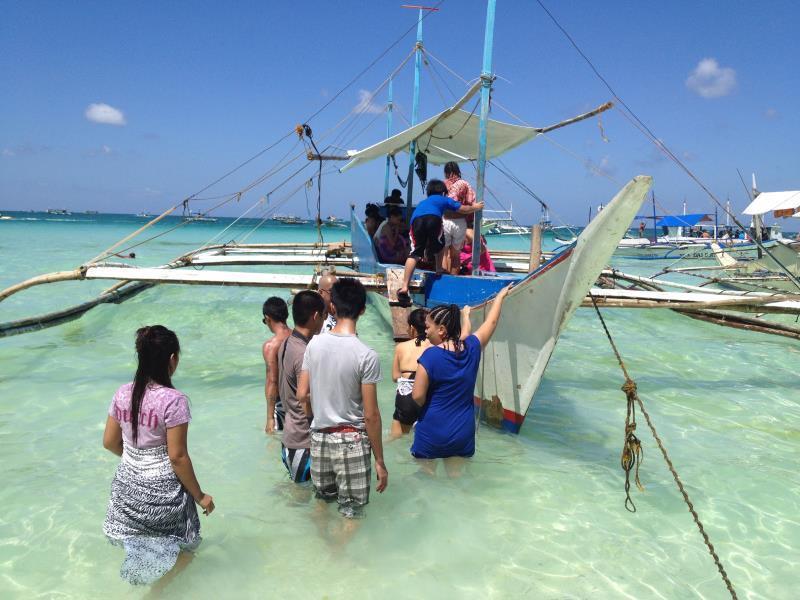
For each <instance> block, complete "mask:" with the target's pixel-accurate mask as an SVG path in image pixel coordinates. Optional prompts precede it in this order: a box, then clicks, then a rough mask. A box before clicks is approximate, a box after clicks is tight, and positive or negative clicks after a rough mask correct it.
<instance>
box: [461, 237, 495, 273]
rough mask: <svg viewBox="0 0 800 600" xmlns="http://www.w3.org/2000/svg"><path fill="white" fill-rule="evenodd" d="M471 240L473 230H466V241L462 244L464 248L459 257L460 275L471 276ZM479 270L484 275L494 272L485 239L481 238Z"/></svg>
mask: <svg viewBox="0 0 800 600" xmlns="http://www.w3.org/2000/svg"><path fill="white" fill-rule="evenodd" d="M472 239H473V230H472V229H467V235H466V241H465V242H464V247H463V248H461V253H460V255H459V258H460V259H461V273H462V275H472ZM480 269H481V271H483V272H484V273H495V272H496V269H495V268H494V262H493V261H492V257H491V256H489V248H487V247H486V238H485V237H483V236H481V256H480Z"/></svg>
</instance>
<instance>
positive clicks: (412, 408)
mask: <svg viewBox="0 0 800 600" xmlns="http://www.w3.org/2000/svg"><path fill="white" fill-rule="evenodd" d="M420 410H422V409H421V407H420V405H419V404H417V403H416V402H414V399H413V398H412V397H411V394H401V393H400V392H397V393H396V394H395V396H394V414H393V415H392V418H393V419H394V420H395V421H398V422H400V423H402V424H403V425H413V424H414V423H416V422H417V420H419V412H420Z"/></svg>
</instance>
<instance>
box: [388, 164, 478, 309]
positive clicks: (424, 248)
mask: <svg viewBox="0 0 800 600" xmlns="http://www.w3.org/2000/svg"><path fill="white" fill-rule="evenodd" d="M425 191H426V192H427V194H428V197H427V198H425V200H423V201H422V202H420V203H419V204H418V205H417V207H416V208H415V209H414V214H413V215H412V216H411V254H410V255H409V257H408V260H406V265H405V272H404V273H403V287H401V288H400V289H399V290H398V291H397V300H398V301H399V302H400V304H402V305H405V306H408V305H409V304H411V297H410V296H409V295H408V285H409V283H410V282H411V276H412V275H413V274H414V269H416V268H417V263H418V262H419V261H420V260H422V259H423V258H424V257H427V258H428V259H429V260H430V259H431V258H433V259H434V261H435V265H436V267H435V270H436V274H437V275H439V274H441V272H442V256H443V250H444V240H443V239H442V238H443V231H442V216H443V215H444V213H445V212H446V211H453V212H458V213H461V214H462V215H470V214H472V213H474V212H478V211H479V210H481V209H483V202H476V203H475V204H472V205H470V206H464V205H462V204H461V203H460V202H458V201H456V200H453V199H452V198H448V197H447V186H446V185H445V184H444V182H443V181H440V180H438V179H431V180H430V181H429V182H428V186H427V187H426V188H425Z"/></svg>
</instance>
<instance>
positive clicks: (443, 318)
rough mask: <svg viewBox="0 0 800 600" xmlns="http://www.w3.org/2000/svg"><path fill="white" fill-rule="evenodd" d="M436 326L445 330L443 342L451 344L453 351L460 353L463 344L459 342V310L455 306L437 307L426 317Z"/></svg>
mask: <svg viewBox="0 0 800 600" xmlns="http://www.w3.org/2000/svg"><path fill="white" fill-rule="evenodd" d="M428 316H429V317H430V319H431V321H433V322H434V323H435V324H436V325H441V326H443V327H444V329H445V334H444V337H443V338H442V341H443V342H446V341H448V340H449V341H451V342H453V349H454V350H455V351H456V352H460V351H461V349H462V347H463V345H464V344H463V343H462V342H461V309H459V308H458V305H457V304H448V305H442V306H437V307H436V308H434V309H433V310H432V311H431V312H430V313H429V315H428Z"/></svg>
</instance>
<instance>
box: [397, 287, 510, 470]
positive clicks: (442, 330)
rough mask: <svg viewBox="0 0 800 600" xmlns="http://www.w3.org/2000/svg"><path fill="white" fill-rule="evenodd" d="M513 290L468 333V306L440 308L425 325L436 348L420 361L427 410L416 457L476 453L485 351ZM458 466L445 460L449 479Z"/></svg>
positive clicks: (420, 398) (420, 394) (421, 399)
mask: <svg viewBox="0 0 800 600" xmlns="http://www.w3.org/2000/svg"><path fill="white" fill-rule="evenodd" d="M510 288H511V286H508V287H506V288H503V289H502V290H500V292H498V294H497V295H496V296H495V298H494V301H493V302H492V306H491V308H489V310H488V314H487V315H486V319H485V320H484V322H483V323H482V324H481V326H480V327H479V328H478V330H477V331H476V332H475V333H474V334H472V335H468V332H469V307H466V308H465V310H464V311H463V313H462V311H459V309H458V306H457V305H455V304H451V305H449V306H437V307H436V308H434V309H433V310H432V311H431V312H430V313H429V314H428V316H427V318H426V320H425V326H426V329H425V334H426V335H427V337H428V341H430V343H431V344H432V347H431V348H428V349H427V350H426V351H425V352H424V353H423V354H422V356H420V358H419V361H418V362H419V364H418V366H417V374H416V378H415V379H414V389H413V390H412V397H413V398H414V402H416V403H417V404H418V405H419V406H421V407H422V410H421V412H420V416H419V420H418V421H417V426H416V428H415V430H414V443H413V444H412V445H411V454H412V456H414V457H415V458H418V459H434V458H444V459H452V458H456V457H458V458H459V459H461V458H469V457H471V456H472V455H473V454H475V381H476V379H477V377H478V366H479V365H480V362H481V351H482V350H483V348H485V347H486V345H487V344H488V343H489V340H490V339H491V337H492V335H493V334H494V332H495V329H496V328H497V323H498V321H499V320H500V311H501V308H502V306H503V301H504V300H505V298H506V295H507V294H508V292H509V289H510ZM458 462H459V461H458V460H456V461H445V467H446V468H447V471H448V473H449V474H454V473H456V472H457V471H458V470H459V469H460V465H459V464H457V463H458Z"/></svg>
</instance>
